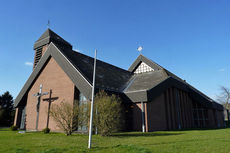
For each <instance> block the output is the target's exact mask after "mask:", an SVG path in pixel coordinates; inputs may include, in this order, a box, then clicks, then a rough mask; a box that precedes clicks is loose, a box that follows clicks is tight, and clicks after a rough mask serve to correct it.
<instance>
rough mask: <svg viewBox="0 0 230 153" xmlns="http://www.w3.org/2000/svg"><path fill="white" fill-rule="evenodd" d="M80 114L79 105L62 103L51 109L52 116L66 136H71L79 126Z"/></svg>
mask: <svg viewBox="0 0 230 153" xmlns="http://www.w3.org/2000/svg"><path fill="white" fill-rule="evenodd" d="M78 114H79V109H78V105H74V104H70V103H68V102H65V101H62V102H61V103H60V104H59V105H58V104H54V105H52V107H51V109H50V116H51V117H52V118H53V119H54V121H55V122H56V123H57V126H58V127H59V128H60V129H62V130H63V131H64V132H65V133H66V135H67V136H68V135H71V134H72V132H73V129H74V128H76V126H77V124H78V123H77V122H78V121H77V118H78Z"/></svg>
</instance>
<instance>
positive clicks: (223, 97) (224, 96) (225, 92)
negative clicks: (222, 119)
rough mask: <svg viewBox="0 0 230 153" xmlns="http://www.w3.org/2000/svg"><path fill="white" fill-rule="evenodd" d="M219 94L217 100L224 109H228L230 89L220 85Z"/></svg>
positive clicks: (229, 107)
mask: <svg viewBox="0 0 230 153" xmlns="http://www.w3.org/2000/svg"><path fill="white" fill-rule="evenodd" d="M220 89H221V94H220V96H218V99H217V100H218V101H219V102H220V103H221V104H222V105H223V106H224V108H225V109H227V110H229V109H230V106H229V103H230V90H229V88H227V87H224V86H222V87H221V88H220Z"/></svg>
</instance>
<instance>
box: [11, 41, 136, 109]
mask: <svg viewBox="0 0 230 153" xmlns="http://www.w3.org/2000/svg"><path fill="white" fill-rule="evenodd" d="M51 57H52V58H54V60H55V61H56V62H57V63H58V65H59V66H60V67H61V68H62V69H63V71H64V72H65V73H66V74H67V75H68V76H69V78H70V79H71V80H72V81H73V83H74V84H75V86H76V87H77V88H78V89H79V90H80V92H82V93H83V94H84V96H85V97H86V98H88V99H90V98H91V90H92V76H93V60H94V59H93V58H92V57H89V56H86V55H84V54H81V53H79V52H76V51H73V50H71V49H68V48H64V49H63V48H60V47H59V46H58V45H56V44H54V43H52V42H51V44H50V45H49V47H48V49H47V50H46V52H45V54H44V55H43V56H42V57H41V59H40V61H39V63H38V64H37V66H36V68H35V69H34V71H33V72H32V74H31V75H30V77H29V79H28V80H27V82H26V83H25V85H24V86H23V88H22V90H21V91H20V93H19V95H18V96H17V98H16V99H15V107H17V106H18V105H19V104H20V101H21V100H22V99H23V97H24V96H26V94H27V92H28V91H29V89H30V88H31V86H32V85H33V83H34V81H35V80H36V78H37V77H38V76H39V74H40V72H41V71H42V69H43V68H44V67H45V65H46V63H47V61H48V60H49V58H51ZM96 63H97V67H96V88H99V89H103V90H107V91H112V92H118V93H121V92H122V91H123V89H124V88H125V86H126V84H127V83H128V81H129V80H130V78H131V76H132V73H131V72H129V71H126V70H123V69H121V68H118V67H115V66H113V65H111V64H108V63H105V62H102V61H100V60H97V62H96Z"/></svg>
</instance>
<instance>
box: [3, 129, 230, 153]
mask: <svg viewBox="0 0 230 153" xmlns="http://www.w3.org/2000/svg"><path fill="white" fill-rule="evenodd" d="M92 142H93V143H92V146H93V147H92V149H91V150H88V149H87V143H88V136H87V135H80V134H74V135H72V136H65V135H64V134H62V133H50V134H43V133H25V134H20V133H18V132H17V131H9V130H8V129H0V153H8V152H16V153H24V152H25V153H26V152H33V153H59V152H104V153H119V152H122V153H127V152H131V153H136V152H138V153H139V152H140V153H145V152H156V153H160V152H162V153H171V152H181V153H195V152H196V153H228V152H230V129H217V130H191V131H172V132H165V131H162V132H151V133H145V134H142V133H140V132H128V133H118V134H115V135H113V136H110V137H101V136H99V135H94V136H93V141H92Z"/></svg>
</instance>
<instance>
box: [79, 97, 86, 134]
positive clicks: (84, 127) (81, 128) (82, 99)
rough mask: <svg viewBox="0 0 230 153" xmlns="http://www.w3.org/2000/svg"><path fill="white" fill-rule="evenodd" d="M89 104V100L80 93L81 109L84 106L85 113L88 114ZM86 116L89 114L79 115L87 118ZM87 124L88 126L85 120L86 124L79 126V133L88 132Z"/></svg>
mask: <svg viewBox="0 0 230 153" xmlns="http://www.w3.org/2000/svg"><path fill="white" fill-rule="evenodd" d="M87 103H88V100H87V99H86V97H85V96H84V95H83V94H82V93H80V94H79V107H82V106H83V111H84V112H87V110H88V107H87ZM86 115H87V113H83V114H79V117H81V118H87V116H86ZM87 124H88V121H86V120H85V123H81V124H80V125H78V131H82V132H83V131H87V130H88V128H87Z"/></svg>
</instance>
